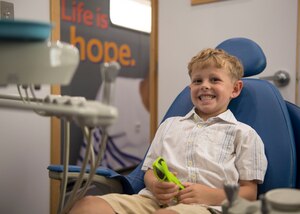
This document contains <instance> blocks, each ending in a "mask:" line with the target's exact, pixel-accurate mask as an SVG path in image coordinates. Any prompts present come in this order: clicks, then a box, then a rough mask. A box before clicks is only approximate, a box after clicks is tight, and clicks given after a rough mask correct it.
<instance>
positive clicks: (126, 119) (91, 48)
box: [60, 0, 150, 170]
mask: <svg viewBox="0 0 300 214" xmlns="http://www.w3.org/2000/svg"><path fill="white" fill-rule="evenodd" d="M60 8H61V13H60V40H61V41H65V42H68V43H70V44H73V45H75V46H76V47H77V48H78V49H79V52H80V64H79V67H78V69H77V71H76V73H75V75H74V77H73V80H72V82H71V84H70V85H68V86H62V87H61V94H62V95H70V96H83V97H85V98H86V99H98V100H99V99H100V94H101V92H100V88H101V75H100V64H101V63H103V62H110V61H118V62H119V64H120V65H121V70H120V73H119V75H118V77H117V80H116V89H115V106H116V107H117V108H118V111H119V117H118V119H117V122H116V124H115V125H113V126H112V127H110V130H109V135H110V137H109V143H108V145H107V151H106V153H105V156H104V160H103V161H102V163H103V165H104V166H105V167H108V168H112V169H114V170H122V169H124V168H128V167H132V166H135V165H136V164H138V163H139V162H140V161H141V160H142V158H143V156H144V154H145V152H146V149H147V148H148V146H149V141H150V136H149V135H150V128H149V127H150V124H149V123H150V116H149V106H147V105H148V104H149V101H148V99H149V95H148V94H149V84H148V73H149V44H150V35H149V34H147V33H142V32H138V31H134V30H129V29H125V28H122V27H118V26H114V25H113V24H112V23H111V22H110V18H109V0H95V1H85V0H61V5H60ZM93 134H94V141H95V142H94V143H95V146H94V147H95V148H94V149H95V152H96V153H97V151H98V146H97V145H98V143H99V142H100V139H101V130H99V129H95V131H94V133H93ZM83 139H84V138H83V134H82V132H81V130H80V128H79V127H77V126H76V125H72V127H71V156H70V163H71V164H80V163H81V161H82V157H83V155H84V151H85V143H86V142H84V140H83Z"/></svg>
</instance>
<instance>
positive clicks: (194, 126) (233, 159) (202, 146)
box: [71, 48, 267, 214]
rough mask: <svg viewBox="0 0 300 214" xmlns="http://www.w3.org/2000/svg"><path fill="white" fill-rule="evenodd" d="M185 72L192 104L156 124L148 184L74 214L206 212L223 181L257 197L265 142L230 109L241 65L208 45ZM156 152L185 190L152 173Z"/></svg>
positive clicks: (216, 201)
mask: <svg viewBox="0 0 300 214" xmlns="http://www.w3.org/2000/svg"><path fill="white" fill-rule="evenodd" d="M188 72H189V76H190V79H191V83H190V89H191V100H192V102H193V104H194V108H193V109H192V110H191V111H190V112H189V113H187V114H186V115H185V116H183V117H179V116H178V117H170V118H168V119H166V120H165V121H164V122H163V123H162V124H161V125H160V126H159V128H158V130H157V132H156V135H155V137H154V139H153V141H152V144H151V146H150V148H149V151H148V153H147V155H146V158H145V160H144V163H143V166H142V170H144V171H145V172H146V173H145V177H144V182H145V185H146V188H144V189H142V190H141V191H140V192H139V194H135V195H124V194H108V195H104V196H98V197H93V196H89V197H86V198H84V199H83V200H81V201H79V202H78V203H77V204H76V205H75V206H74V208H73V210H72V212H71V213H72V214H75V213H81V214H82V213H120V214H121V213H156V214H167V213H170V214H176V213H182V214H185V213H189V214H193V213H195V214H196V213H197V214H199V213H206V214H207V213H210V211H209V209H207V207H209V206H220V205H221V203H222V201H223V200H225V199H226V197H225V193H224V190H223V185H224V183H225V182H227V183H231V184H239V186H240V188H239V195H240V196H241V197H243V198H245V199H248V200H255V199H256V196H257V184H259V183H262V182H263V180H264V176H265V173H266V169H267V159H266V156H265V153H264V145H263V142H262V140H261V138H260V137H259V135H258V134H257V133H256V132H255V130H254V129H252V128H251V127H250V126H248V125H246V124H244V123H241V122H239V121H237V120H236V118H235V117H234V115H233V114H232V112H231V111H230V110H229V109H228V104H229V102H230V101H231V100H232V99H234V98H236V97H237V96H238V95H239V94H240V92H241V90H242V87H243V82H242V80H241V78H242V76H243V67H242V65H241V63H240V62H239V60H238V59H237V58H236V57H234V56H231V55H229V54H227V53H226V52H224V51H222V50H216V49H210V48H208V49H204V50H203V51H201V52H200V53H199V54H197V55H196V56H194V57H193V58H192V59H191V61H190V62H189V64H188ZM159 156H161V157H163V158H164V159H165V160H166V161H167V163H168V166H169V169H170V171H173V172H176V174H177V177H178V178H179V180H180V181H181V182H182V184H183V185H184V186H185V188H184V189H183V190H180V191H179V187H178V186H177V185H175V184H174V183H169V182H161V181H159V180H158V179H157V178H156V177H155V176H154V173H153V170H152V163H153V162H154V161H155V160H156V158H157V157H159ZM174 198H176V199H177V200H176V202H175V203H174V200H173V199H174Z"/></svg>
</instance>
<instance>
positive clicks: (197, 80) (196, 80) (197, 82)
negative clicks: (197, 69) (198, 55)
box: [193, 79, 202, 84]
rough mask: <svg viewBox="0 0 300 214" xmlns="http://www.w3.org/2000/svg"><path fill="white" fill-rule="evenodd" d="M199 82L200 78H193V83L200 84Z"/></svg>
mask: <svg viewBox="0 0 300 214" xmlns="http://www.w3.org/2000/svg"><path fill="white" fill-rule="evenodd" d="M201 82H202V80H200V79H195V80H193V83H195V84H200V83H201Z"/></svg>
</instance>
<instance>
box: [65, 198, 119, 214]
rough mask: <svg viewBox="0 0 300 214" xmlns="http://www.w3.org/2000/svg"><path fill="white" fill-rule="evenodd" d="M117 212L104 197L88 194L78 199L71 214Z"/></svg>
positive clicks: (108, 213) (112, 213)
mask: <svg viewBox="0 0 300 214" xmlns="http://www.w3.org/2000/svg"><path fill="white" fill-rule="evenodd" d="M100 213H107V214H115V212H114V210H113V209H112V207H111V206H110V205H109V204H108V203H107V202H106V201H105V200H103V199H101V198H99V197H96V196H86V197H84V198H83V199H81V200H79V201H77V202H76V203H75V205H74V206H73V207H72V209H71V211H70V212H69V214H100Z"/></svg>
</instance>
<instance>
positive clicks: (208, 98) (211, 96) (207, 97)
mask: <svg viewBox="0 0 300 214" xmlns="http://www.w3.org/2000/svg"><path fill="white" fill-rule="evenodd" d="M214 97H215V96H213V95H202V96H200V100H211V99H213V98H214Z"/></svg>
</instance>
